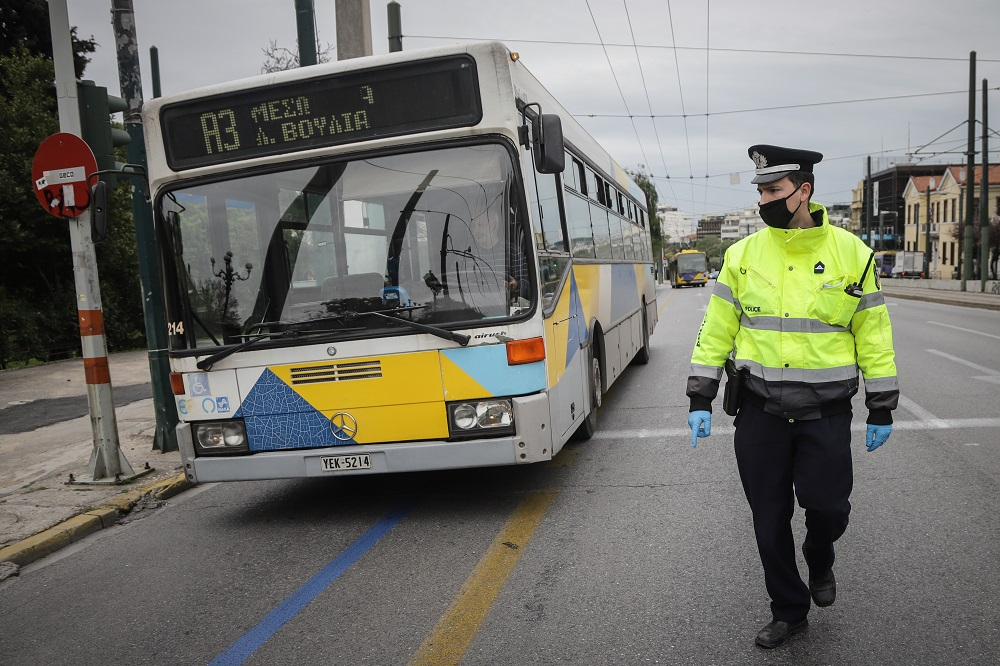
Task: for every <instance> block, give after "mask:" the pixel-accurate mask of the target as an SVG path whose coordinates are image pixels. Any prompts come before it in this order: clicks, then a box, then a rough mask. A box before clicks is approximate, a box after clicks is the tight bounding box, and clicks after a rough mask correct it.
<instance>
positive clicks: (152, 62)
mask: <svg viewBox="0 0 1000 666" xmlns="http://www.w3.org/2000/svg"><path fill="white" fill-rule="evenodd" d="M149 69H150V70H151V71H150V74H151V75H152V77H153V99H156V98H157V97H159V96H160V52H159V51H158V50H157V49H156V47H155V46H150V47H149Z"/></svg>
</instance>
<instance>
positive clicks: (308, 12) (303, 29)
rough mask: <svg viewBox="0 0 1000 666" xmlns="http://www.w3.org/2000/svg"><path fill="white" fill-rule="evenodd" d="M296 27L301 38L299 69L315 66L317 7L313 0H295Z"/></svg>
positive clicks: (299, 40)
mask: <svg viewBox="0 0 1000 666" xmlns="http://www.w3.org/2000/svg"><path fill="white" fill-rule="evenodd" d="M295 26H296V28H297V30H298V38H299V39H298V42H299V67H308V66H309V65H315V64H316V62H317V58H316V6H315V5H314V4H313V0H295ZM338 37H339V33H338ZM338 41H339V40H338Z"/></svg>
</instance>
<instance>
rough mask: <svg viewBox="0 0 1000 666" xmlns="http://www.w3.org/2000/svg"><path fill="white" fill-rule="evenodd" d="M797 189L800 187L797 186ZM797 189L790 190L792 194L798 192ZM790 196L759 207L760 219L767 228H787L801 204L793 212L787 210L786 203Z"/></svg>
mask: <svg viewBox="0 0 1000 666" xmlns="http://www.w3.org/2000/svg"><path fill="white" fill-rule="evenodd" d="M799 187H802V186H801V185H799ZM799 187H796V188H795V189H794V190H792V194H795V193H796V192H798V191H799ZM792 194H789V195H788V196H787V197H784V198H783V199H775V200H774V201H768V202H767V203H766V204H764V205H762V206H761V207H760V219H762V220H764V224H766V225H767V226H769V227H774V228H775V229H787V228H788V225H789V224H790V223H791V221H792V218H793V217H795V213H797V212H798V211H799V208H800V207H801V206H802V202H801V201H800V202H799V205H798V206H796V207H795V210H792V211H790V210H788V206H787V201H788V200H789V199H790V198H791V196H792Z"/></svg>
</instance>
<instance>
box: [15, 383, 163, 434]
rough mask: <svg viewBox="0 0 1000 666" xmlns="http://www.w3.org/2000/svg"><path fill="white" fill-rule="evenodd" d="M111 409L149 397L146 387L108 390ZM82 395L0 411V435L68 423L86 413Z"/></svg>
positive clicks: (86, 409)
mask: <svg viewBox="0 0 1000 666" xmlns="http://www.w3.org/2000/svg"><path fill="white" fill-rule="evenodd" d="M112 396H113V397H114V401H115V406H116V407H121V406H122V405H128V404H130V403H133V402H135V401H136V400H146V399H147V398H151V397H153V389H152V387H151V386H150V384H148V383H146V384H131V385H128V386H115V387H113V389H112ZM87 400H88V398H87V396H86V395H77V396H66V397H60V398H40V399H37V400H30V401H27V402H24V403H21V404H14V405H10V406H7V407H4V408H0V416H2V418H0V435H12V434H14V433H19V432H31V431H32V430H35V429H37V428H43V427H45V426H48V425H52V424H53V423H62V422H63V421H70V420H72V419H75V418H79V417H81V416H87V414H89V413H90V407H89V404H88V402H87Z"/></svg>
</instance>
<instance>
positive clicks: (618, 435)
mask: <svg viewBox="0 0 1000 666" xmlns="http://www.w3.org/2000/svg"><path fill="white" fill-rule="evenodd" d="M942 428H953V429H964V428H1000V418H982V419H935V420H933V421H926V420H919V421H896V422H895V423H893V424H892V429H893V430H940V429H942ZM851 430H852V431H853V432H865V431H866V430H867V426H866V425H865V424H864V423H863V422H855V423H854V424H853V425H852V426H851ZM735 431H736V429H735V428H734V427H733V426H731V425H713V426H712V435H711V436H712V437H714V436H716V435H731V434H733V433H734V432H735ZM667 437H686V438H687V439H688V442H689V443H690V441H691V429H690V428H687V427H684V428H658V429H649V428H643V429H642V430H616V431H615V430H599V431H597V432H596V433H594V439H602V440H618V439H665V438H667Z"/></svg>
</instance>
